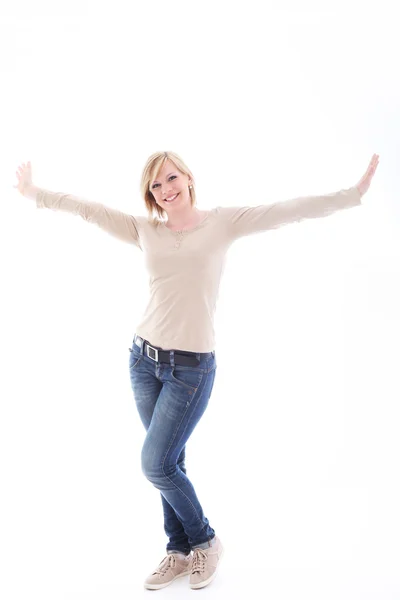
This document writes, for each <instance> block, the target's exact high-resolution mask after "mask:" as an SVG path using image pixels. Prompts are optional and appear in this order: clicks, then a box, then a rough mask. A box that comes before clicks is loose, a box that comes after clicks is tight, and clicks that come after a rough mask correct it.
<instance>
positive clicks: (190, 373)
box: [171, 365, 204, 391]
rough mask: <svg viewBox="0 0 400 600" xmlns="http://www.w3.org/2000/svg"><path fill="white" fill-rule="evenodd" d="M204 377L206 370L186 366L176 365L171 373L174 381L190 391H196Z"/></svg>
mask: <svg viewBox="0 0 400 600" xmlns="http://www.w3.org/2000/svg"><path fill="white" fill-rule="evenodd" d="M203 376H204V369H195V368H193V367H186V366H184V365H175V366H174V368H173V369H172V371H171V377H172V379H173V380H174V381H176V382H177V383H179V384H180V385H183V386H184V387H186V388H187V389H189V390H193V391H196V390H197V388H198V387H199V385H200V383H201V380H202V379H203Z"/></svg>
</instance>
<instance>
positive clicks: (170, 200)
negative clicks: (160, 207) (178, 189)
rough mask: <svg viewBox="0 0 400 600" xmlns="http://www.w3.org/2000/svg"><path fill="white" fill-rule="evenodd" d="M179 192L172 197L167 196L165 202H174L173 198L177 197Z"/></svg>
mask: <svg viewBox="0 0 400 600" xmlns="http://www.w3.org/2000/svg"><path fill="white" fill-rule="evenodd" d="M177 195H178V194H175V196H171V198H166V199H165V200H164V202H172V200H175V198H176V197H177Z"/></svg>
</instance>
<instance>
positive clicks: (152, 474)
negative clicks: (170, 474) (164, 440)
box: [141, 450, 162, 480]
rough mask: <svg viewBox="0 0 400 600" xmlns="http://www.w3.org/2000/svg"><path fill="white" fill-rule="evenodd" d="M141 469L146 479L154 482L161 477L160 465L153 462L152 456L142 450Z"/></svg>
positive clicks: (155, 461) (157, 462)
mask: <svg viewBox="0 0 400 600" xmlns="http://www.w3.org/2000/svg"><path fill="white" fill-rule="evenodd" d="M141 467H142V472H143V474H144V476H145V477H147V479H150V480H151V479H153V480H156V479H159V478H160V476H161V475H162V472H161V465H160V464H159V461H157V460H155V458H154V454H153V453H151V452H145V451H144V450H142V456H141Z"/></svg>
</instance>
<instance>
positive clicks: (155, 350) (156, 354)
mask: <svg viewBox="0 0 400 600" xmlns="http://www.w3.org/2000/svg"><path fill="white" fill-rule="evenodd" d="M150 350H151V351H152V352H154V354H155V358H154V357H153V356H150V354H149V352H150ZM146 353H147V356H148V357H149V358H151V360H154V361H156V362H158V350H157V348H153V346H149V345H147V346H146Z"/></svg>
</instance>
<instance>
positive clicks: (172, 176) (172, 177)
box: [151, 175, 176, 190]
mask: <svg viewBox="0 0 400 600" xmlns="http://www.w3.org/2000/svg"><path fill="white" fill-rule="evenodd" d="M169 179H176V175H171V177H169ZM158 185H160V184H159V183H155V184H154V185H153V187H152V188H151V189H152V190H154V188H156V187H157V186H158Z"/></svg>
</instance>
